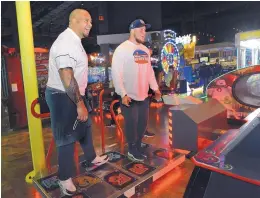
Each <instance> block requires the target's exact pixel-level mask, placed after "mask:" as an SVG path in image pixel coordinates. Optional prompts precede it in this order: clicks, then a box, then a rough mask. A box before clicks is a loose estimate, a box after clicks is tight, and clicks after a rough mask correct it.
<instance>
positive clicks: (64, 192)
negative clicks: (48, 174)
mask: <svg viewBox="0 0 260 198" xmlns="http://www.w3.org/2000/svg"><path fill="white" fill-rule="evenodd" d="M58 185H59V187H60V190H61V192H62V193H63V194H64V195H67V196H70V197H71V196H73V195H75V194H76V193H77V190H76V191H75V192H71V194H70V193H68V192H67V189H65V188H64V187H63V186H62V185H61V183H60V182H59V181H58Z"/></svg>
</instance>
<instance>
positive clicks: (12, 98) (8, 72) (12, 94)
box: [1, 48, 49, 129]
mask: <svg viewBox="0 0 260 198" xmlns="http://www.w3.org/2000/svg"><path fill="white" fill-rule="evenodd" d="M2 53H3V54H2V55H3V56H2V60H4V63H5V64H4V66H5V69H3V70H1V71H2V77H3V80H4V79H5V83H6V90H5V91H6V95H7V98H6V100H7V101H6V103H7V104H8V114H9V120H10V128H11V129H16V128H23V127H26V126H27V114H26V104H25V92H24V87H23V76H22V64H21V60H20V53H19V52H17V49H15V48H3V51H2ZM34 55H35V62H36V72H37V83H38V94H39V96H40V98H41V100H40V107H41V113H45V112H48V111H49V109H48V106H47V104H46V102H45V98H44V97H45V96H44V92H45V88H46V83H47V78H48V59H49V53H48V49H44V48H34Z"/></svg>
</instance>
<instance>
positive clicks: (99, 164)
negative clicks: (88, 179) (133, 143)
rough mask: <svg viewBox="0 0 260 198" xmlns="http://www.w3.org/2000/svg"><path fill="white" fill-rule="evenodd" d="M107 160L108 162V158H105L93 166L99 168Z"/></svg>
mask: <svg viewBox="0 0 260 198" xmlns="http://www.w3.org/2000/svg"><path fill="white" fill-rule="evenodd" d="M108 160H109V157H108V156H107V158H106V159H104V160H103V161H102V162H98V163H95V166H101V165H103V164H105V163H107V162H108Z"/></svg>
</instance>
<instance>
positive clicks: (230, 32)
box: [1, 1, 260, 44]
mask: <svg viewBox="0 0 260 198" xmlns="http://www.w3.org/2000/svg"><path fill="white" fill-rule="evenodd" d="M30 3H31V12H32V24H33V31H34V37H35V38H36V39H35V40H36V41H37V38H38V37H40V38H41V39H40V40H41V41H42V40H44V42H46V43H49V42H52V41H53V39H54V38H55V37H57V35H58V34H59V33H60V32H62V31H63V30H64V29H65V28H66V27H67V25H68V20H67V19H68V15H69V13H70V12H71V11H72V10H73V9H75V8H85V9H87V10H89V12H90V13H91V15H92V18H93V28H92V31H91V35H90V36H92V37H93V38H95V37H96V35H98V34H99V26H98V24H99V22H98V14H99V13H98V6H99V5H100V4H102V3H104V2H100V1H99V2H94V1H44V2H41V1H31V2H30ZM106 3H107V4H109V5H112V4H116V3H117V2H106ZM133 3H138V2H133ZM121 4H122V6H123V7H124V3H123V2H122V3H121ZM149 4H150V2H147V7H146V8H144V9H145V10H144V11H147V10H148V11H149ZM112 7H113V6H108V8H109V9H108V11H107V12H109V13H113V12H114V10H113V9H110V8H112ZM123 9H127V8H123ZM259 10H260V2H243V1H242V2H225V1H217V2H200V1H192V2H162V3H161V12H162V14H161V19H160V20H161V23H162V29H166V28H172V29H174V30H175V31H176V32H177V33H178V34H179V35H183V34H187V33H193V34H197V35H198V36H199V37H201V40H200V42H201V43H200V44H206V43H207V42H209V37H210V35H211V36H212V37H213V36H215V37H214V38H215V42H223V41H232V40H233V39H234V35H235V34H236V33H238V32H241V31H248V30H253V29H260V20H259V19H260V12H259ZM1 11H2V12H1V21H2V22H1V33H2V35H1V38H2V39H1V40H2V43H6V44H8V43H11V42H13V41H14V40H18V39H17V24H16V14H15V13H16V10H15V3H14V2H3V1H2V2H1ZM152 14H153V13H151V15H152ZM122 17H124V16H122ZM111 23H116V22H115V21H112V22H111V21H109V24H111ZM113 27H114V26H113ZM108 33H109V34H112V33H114V32H113V29H112V28H111V29H109V32H108ZM122 33H125V32H122ZM202 33H204V35H202ZM199 34H200V35H199ZM207 35H208V36H207ZM203 37H205V39H204V38H203ZM45 39H46V41H45ZM89 40H91V39H89ZM16 43H17V42H16Z"/></svg>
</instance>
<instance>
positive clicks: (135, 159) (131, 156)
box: [127, 152, 144, 162]
mask: <svg viewBox="0 0 260 198" xmlns="http://www.w3.org/2000/svg"><path fill="white" fill-rule="evenodd" d="M127 156H128V158H129V159H132V160H134V161H139V162H143V161H144V160H143V159H137V158H135V157H134V156H133V155H132V154H131V153H129V152H128V154H127Z"/></svg>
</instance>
